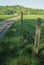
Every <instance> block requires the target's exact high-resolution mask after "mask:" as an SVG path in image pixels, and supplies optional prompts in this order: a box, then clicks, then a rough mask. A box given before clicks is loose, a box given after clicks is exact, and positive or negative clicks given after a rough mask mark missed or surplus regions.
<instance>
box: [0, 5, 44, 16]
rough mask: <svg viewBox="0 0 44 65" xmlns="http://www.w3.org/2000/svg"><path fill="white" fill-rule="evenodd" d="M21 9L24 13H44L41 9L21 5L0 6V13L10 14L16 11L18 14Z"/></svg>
mask: <svg viewBox="0 0 44 65" xmlns="http://www.w3.org/2000/svg"><path fill="white" fill-rule="evenodd" d="M22 11H23V13H24V14H25V15H26V14H39V15H44V10H42V9H34V8H33V9H32V8H26V7H23V6H19V5H16V6H0V15H10V14H15V13H18V14H20V13H21V12H22Z"/></svg>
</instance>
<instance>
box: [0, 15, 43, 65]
mask: <svg viewBox="0 0 44 65" xmlns="http://www.w3.org/2000/svg"><path fill="white" fill-rule="evenodd" d="M38 17H40V18H42V26H41V38H40V50H39V56H34V54H33V45H34V38H35V28H36V19H37V18H38ZM0 65H44V15H40V16H39V15H24V19H23V30H21V20H20V19H18V20H17V21H16V22H15V23H14V24H13V25H12V26H11V27H10V29H9V30H8V31H7V33H6V34H5V36H4V37H3V38H2V40H0Z"/></svg>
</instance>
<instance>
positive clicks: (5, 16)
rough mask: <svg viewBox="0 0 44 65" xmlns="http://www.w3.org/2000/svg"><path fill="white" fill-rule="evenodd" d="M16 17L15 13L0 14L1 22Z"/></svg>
mask: <svg viewBox="0 0 44 65" xmlns="http://www.w3.org/2000/svg"><path fill="white" fill-rule="evenodd" d="M12 17H15V15H0V22H1V21H4V20H7V19H10V18H12Z"/></svg>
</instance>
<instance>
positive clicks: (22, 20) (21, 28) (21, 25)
mask: <svg viewBox="0 0 44 65" xmlns="http://www.w3.org/2000/svg"><path fill="white" fill-rule="evenodd" d="M21 32H22V33H23V12H21Z"/></svg>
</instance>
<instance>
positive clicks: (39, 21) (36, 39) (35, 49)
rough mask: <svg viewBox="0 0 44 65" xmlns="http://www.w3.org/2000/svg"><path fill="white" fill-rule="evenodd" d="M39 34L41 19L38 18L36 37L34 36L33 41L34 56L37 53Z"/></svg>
mask: <svg viewBox="0 0 44 65" xmlns="http://www.w3.org/2000/svg"><path fill="white" fill-rule="evenodd" d="M40 33H41V18H38V19H37V22H36V35H35V41H34V53H35V54H38V51H39V42H40Z"/></svg>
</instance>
